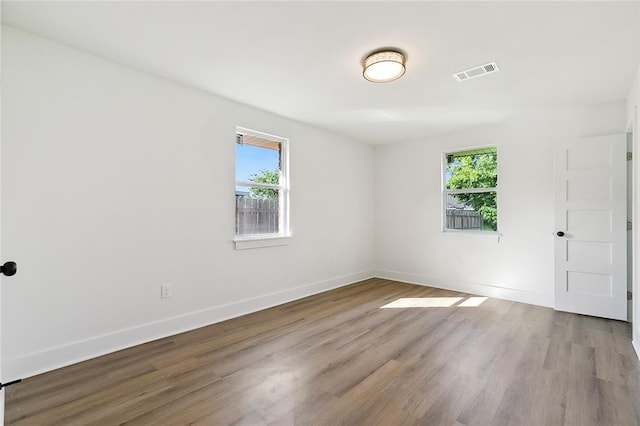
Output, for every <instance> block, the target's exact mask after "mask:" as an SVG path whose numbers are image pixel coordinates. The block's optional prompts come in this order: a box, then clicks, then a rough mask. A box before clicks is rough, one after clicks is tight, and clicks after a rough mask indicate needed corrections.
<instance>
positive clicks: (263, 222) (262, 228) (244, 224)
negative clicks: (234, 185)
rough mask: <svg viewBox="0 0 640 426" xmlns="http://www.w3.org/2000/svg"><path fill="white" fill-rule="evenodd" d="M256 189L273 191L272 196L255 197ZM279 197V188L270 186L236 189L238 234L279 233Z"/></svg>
mask: <svg viewBox="0 0 640 426" xmlns="http://www.w3.org/2000/svg"><path fill="white" fill-rule="evenodd" d="M256 191H272V193H271V195H272V196H269V197H263V196H259V197H253V196H252V195H251V194H252V193H254V192H256ZM259 193H261V192H259ZM279 198H280V197H279V194H278V190H275V189H270V188H243V189H242V190H241V191H238V190H236V235H250V234H277V233H279V232H280V229H279V228H280V227H279V222H280V216H279V215H280V213H279V208H280V200H279Z"/></svg>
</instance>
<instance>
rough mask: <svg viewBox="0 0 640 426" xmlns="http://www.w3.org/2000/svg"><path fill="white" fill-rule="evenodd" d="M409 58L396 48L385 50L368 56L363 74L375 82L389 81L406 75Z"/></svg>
mask: <svg viewBox="0 0 640 426" xmlns="http://www.w3.org/2000/svg"><path fill="white" fill-rule="evenodd" d="M406 61H407V58H405V56H404V55H403V54H402V53H400V52H397V51H395V50H383V51H379V52H375V53H372V54H370V55H369V56H367V58H366V59H365V60H364V72H363V73H362V75H363V76H364V78H366V79H367V80H369V81H372V82H374V83H388V82H389V81H393V80H397V79H399V78H400V77H402V76H403V75H404V72H405V67H404V64H405V63H406Z"/></svg>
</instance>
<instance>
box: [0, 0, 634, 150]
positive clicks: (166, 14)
mask: <svg viewBox="0 0 640 426" xmlns="http://www.w3.org/2000/svg"><path fill="white" fill-rule="evenodd" d="M639 7H640V6H639V3H637V2H602V3H599V2H569V3H543V2H531V3H521V2H497V3H489V2H468V3H467V2H450V3H445V2H408V3H399V2H374V3H366V2H337V3H335V2H332V3H329V2H279V3H276V2H257V3H247V2H224V3H223V2H51V1H46V2H6V1H3V2H2V15H3V16H2V21H3V22H4V23H5V24H9V25H12V26H15V27H18V28H21V29H24V30H27V31H30V32H33V33H36V34H40V35H43V36H45V37H48V38H50V39H53V40H56V41H59V42H62V43H65V44H68V45H70V46H74V47H77V48H79V49H82V50H84V51H87V52H91V53H94V54H96V55H99V56H102V57H105V58H108V59H111V60H114V61H116V62H120V63H124V64H128V65H131V66H133V67H136V68H139V69H142V70H146V71H149V72H152V73H154V74H157V75H160V76H164V77H166V78H169V79H172V80H176V81H179V82H182V83H184V84H187V85H190V86H193V87H197V88H200V89H202V90H205V91H207V92H210V93H214V94H217V95H220V96H223V97H226V98H229V99H233V100H236V101H238V102H242V103H245V104H248V105H252V106H255V107H258V108H262V109H264V110H267V111H271V112H274V113H277V114H280V115H283V116H286V117H290V118H293V119H295V120H299V121H302V122H306V123H310V124H312V125H315V126H318V127H322V128H326V129H330V130H332V131H334V132H337V133H340V134H343V135H347V136H350V137H352V138H354V139H357V140H360V141H363V142H368V143H373V144H382V143H391V142H397V141H403V140H411V139H417V138H420V137H424V136H426V135H433V134H438V133H444V132H449V131H453V130H456V129H459V128H462V127H471V126H482V125H487V124H491V123H499V122H501V121H503V120H505V119H506V118H508V117H509V116H510V115H512V114H514V113H517V112H522V111H523V110H524V111H526V110H529V109H532V108H550V107H573V106H585V105H593V104H599V103H608V102H613V101H619V100H623V99H624V98H625V97H626V95H627V93H628V90H629V88H630V85H631V83H632V79H633V76H634V73H635V72H636V70H637V66H638V31H639V19H638V17H639V13H638V8H639ZM381 47H396V48H400V49H402V50H403V51H405V52H407V54H408V60H407V72H406V74H405V76H404V77H403V78H402V79H400V80H398V81H395V82H392V83H387V84H374V83H369V82H367V81H366V80H364V79H363V78H362V75H361V74H362V67H361V61H362V59H363V57H364V56H365V55H366V54H367V53H369V52H371V51H372V50H375V49H377V48H381ZM491 61H496V62H497V63H498V66H499V67H500V70H501V71H500V72H498V73H494V74H489V75H487V76H484V77H480V78H476V79H473V80H469V81H465V82H460V83H458V82H456V81H455V80H454V79H453V77H452V76H451V74H452V73H454V72H456V71H461V70H463V69H467V68H470V67H473V66H477V65H482V64H485V63H488V62H491Z"/></svg>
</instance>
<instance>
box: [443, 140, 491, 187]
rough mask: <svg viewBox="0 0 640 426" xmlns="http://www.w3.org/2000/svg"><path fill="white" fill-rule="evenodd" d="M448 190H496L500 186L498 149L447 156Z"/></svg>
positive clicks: (456, 153)
mask: <svg viewBox="0 0 640 426" xmlns="http://www.w3.org/2000/svg"><path fill="white" fill-rule="evenodd" d="M445 184H446V189H468V188H495V187H497V186H498V153H497V151H496V148H482V149H477V150H471V151H462V152H455V153H451V154H447V156H446V169H445Z"/></svg>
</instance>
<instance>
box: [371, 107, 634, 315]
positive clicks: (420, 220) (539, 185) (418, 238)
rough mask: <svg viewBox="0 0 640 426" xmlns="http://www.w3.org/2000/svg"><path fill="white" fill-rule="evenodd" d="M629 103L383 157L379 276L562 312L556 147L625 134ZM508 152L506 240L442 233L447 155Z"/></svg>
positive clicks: (528, 118)
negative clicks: (556, 253) (489, 149)
mask: <svg viewBox="0 0 640 426" xmlns="http://www.w3.org/2000/svg"><path fill="white" fill-rule="evenodd" d="M624 120H625V103H624V102H623V101H620V102H617V103H612V104H607V105H601V106H598V107H590V108H585V109H581V110H563V109H558V110H556V111H549V110H547V111H524V112H522V113H521V114H520V115H517V116H512V117H510V119H509V120H507V122H506V123H505V124H503V125H500V126H492V127H486V128H483V129H474V130H468V131H461V132H458V133H455V134H448V135H442V136H440V137H431V138H428V139H425V140H420V141H414V142H407V143H399V144H390V145H385V146H381V147H379V148H378V149H377V150H376V225H375V229H376V265H377V268H378V271H377V275H378V276H383V277H389V278H395V279H402V280H405V281H409V282H414V283H417V284H425V285H432V286H436V287H443V288H449V289H455V290H460V291H467V292H473V293H476V294H481V295H488V296H494V297H500V298H504V299H510V300H516V301H522V302H527V303H533V304H537V305H542V306H553V290H554V288H553V271H554V269H553V243H554V240H553V239H554V223H553V220H554V219H553V213H554V210H553V207H554V206H553V194H554V189H553V147H554V144H556V143H559V142H562V141H567V140H574V139H576V138H580V137H588V136H598V135H605V134H613V133H623V132H624V129H625V127H624V125H625V123H624ZM486 145H497V146H498V163H499V164H498V173H499V184H498V185H499V192H498V212H499V218H498V228H499V232H500V233H501V235H500V236H497V235H486V234H484V235H483V234H481V235H478V234H469V233H456V232H442V230H441V229H442V226H441V203H442V201H441V200H442V195H441V181H442V176H441V173H442V172H441V170H442V169H441V161H442V160H441V158H442V153H443V152H447V151H451V150H458V149H464V148H470V147H476V146H486Z"/></svg>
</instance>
